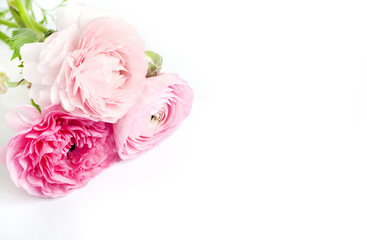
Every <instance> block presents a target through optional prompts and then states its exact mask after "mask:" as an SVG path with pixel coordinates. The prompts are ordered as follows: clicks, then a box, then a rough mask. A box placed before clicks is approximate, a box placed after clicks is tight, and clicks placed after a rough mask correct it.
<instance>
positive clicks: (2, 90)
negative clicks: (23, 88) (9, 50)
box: [0, 72, 8, 95]
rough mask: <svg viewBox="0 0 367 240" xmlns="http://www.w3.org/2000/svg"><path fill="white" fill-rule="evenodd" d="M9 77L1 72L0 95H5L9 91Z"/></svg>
mask: <svg viewBox="0 0 367 240" xmlns="http://www.w3.org/2000/svg"><path fill="white" fill-rule="evenodd" d="M7 79H8V77H7V76H6V75H5V73H3V72H0V95H2V94H5V93H6V92H7V91H8V86H7V85H6V81H7Z"/></svg>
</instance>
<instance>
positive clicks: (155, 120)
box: [150, 111, 164, 124]
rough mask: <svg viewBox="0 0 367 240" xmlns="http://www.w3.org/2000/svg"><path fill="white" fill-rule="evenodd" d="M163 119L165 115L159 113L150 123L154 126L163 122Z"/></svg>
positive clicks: (153, 116)
mask: <svg viewBox="0 0 367 240" xmlns="http://www.w3.org/2000/svg"><path fill="white" fill-rule="evenodd" d="M163 118H164V113H163V112H162V111H159V112H157V113H156V114H154V115H152V116H151V117H150V122H151V123H153V124H159V123H161V122H162V120H163Z"/></svg>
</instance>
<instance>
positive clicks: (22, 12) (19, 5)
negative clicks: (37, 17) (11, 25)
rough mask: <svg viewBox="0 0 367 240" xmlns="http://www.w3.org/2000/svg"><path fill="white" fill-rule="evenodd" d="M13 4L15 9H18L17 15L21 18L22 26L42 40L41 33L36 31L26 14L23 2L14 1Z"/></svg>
mask: <svg viewBox="0 0 367 240" xmlns="http://www.w3.org/2000/svg"><path fill="white" fill-rule="evenodd" d="M15 3H16V5H17V8H18V12H19V15H20V17H21V18H22V20H23V22H24V24H25V25H26V26H27V27H28V28H30V29H32V30H33V31H35V32H36V33H37V34H38V35H40V36H41V37H42V38H43V33H42V32H41V31H40V30H38V28H36V27H35V26H34V25H33V23H32V21H31V18H30V17H29V15H28V13H27V10H26V9H25V8H24V6H23V2H22V0H15Z"/></svg>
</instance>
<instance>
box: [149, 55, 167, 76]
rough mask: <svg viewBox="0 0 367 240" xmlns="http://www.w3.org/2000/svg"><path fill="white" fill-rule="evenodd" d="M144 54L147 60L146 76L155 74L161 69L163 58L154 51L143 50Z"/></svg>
mask: <svg viewBox="0 0 367 240" xmlns="http://www.w3.org/2000/svg"><path fill="white" fill-rule="evenodd" d="M145 56H146V58H147V60H148V73H147V76H146V77H147V78H149V77H155V76H157V75H158V74H159V73H160V71H161V69H162V62H163V58H162V57H161V56H160V55H159V54H158V53H155V52H152V51H145Z"/></svg>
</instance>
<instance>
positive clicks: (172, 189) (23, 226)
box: [0, 0, 367, 240]
mask: <svg viewBox="0 0 367 240" xmlns="http://www.w3.org/2000/svg"><path fill="white" fill-rule="evenodd" d="M2 1H3V0H2ZM3 2H5V1H3ZM40 2H41V3H43V2H46V1H40ZM50 2H51V1H48V4H49V3H50ZM84 2H88V4H89V5H92V6H96V7H99V8H103V9H106V10H111V11H114V12H116V13H118V14H120V15H121V16H123V17H124V18H126V19H127V20H128V21H129V22H131V23H132V24H133V25H134V26H135V27H136V28H137V29H138V32H139V34H141V36H142V37H143V38H144V39H145V41H146V46H147V49H151V50H154V51H156V52H158V53H160V54H161V55H162V56H163V57H164V69H163V70H164V71H165V72H177V73H179V74H180V76H181V77H182V78H184V79H186V80H187V81H189V83H190V85H191V86H192V87H193V88H194V90H195V102H194V106H193V109H192V113H191V115H190V117H189V118H188V119H187V120H186V121H185V122H184V124H183V125H182V126H181V127H180V129H179V130H178V131H177V132H176V133H175V134H174V135H173V136H172V137H171V138H170V139H168V140H167V141H166V142H164V143H163V144H162V145H161V146H159V147H158V148H157V149H155V150H154V151H152V152H150V153H148V154H146V155H145V156H143V157H141V158H139V159H137V160H133V161H128V162H122V163H121V164H118V165H116V166H114V167H112V168H110V169H108V170H106V171H105V172H103V173H102V174H101V175H99V176H98V177H97V178H95V179H94V180H92V181H91V182H90V183H89V184H88V186H87V187H85V188H84V189H81V190H78V191H76V192H74V193H72V194H71V195H69V196H67V197H65V198H62V199H56V200H45V199H38V198H34V197H31V196H28V195H27V194H26V193H25V192H24V191H23V190H22V189H17V188H16V187H15V186H14V185H13V183H12V182H11V180H10V178H9V174H8V173H7V170H6V168H5V167H3V166H0V239H4V240H8V239H28V240H33V239H35V240H43V239H251V240H252V239H282V240H284V239H291V240H294V239H297V240H298V239H322V240H325V239H333V240H335V239H348V240H349V239H353V240H358V239H366V238H367V230H366V224H367V194H366V189H367V163H366V160H367V154H366V150H367V148H366V146H367V126H366V123H367V114H366V109H367V104H366V102H367V99H366V96H367V94H366V77H367V75H366V69H367V4H366V3H365V1H350V0H349V1H335V0H333V1H326V0H309V1H284V0H281V1H261V0H258V1H239V0H237V1H236V0H227V1H215V0H211V1H209V0H208V1H206V0H205V1H204V0H185V1H172V0H171V1H168V0H149V1H148V0H146V1H135V0H123V1H122V0H121V1H117V0H115V1H114V0H103V1H98V0H93V1H92V0H89V1H84ZM0 52H1V55H0V56H1V65H0V70H4V71H7V73H9V75H11V76H14V78H16V73H17V71H18V70H17V69H16V68H15V67H14V64H13V65H12V66H10V64H9V63H8V62H7V59H8V56H9V52H7V51H6V46H5V45H4V44H3V45H1V46H0ZM17 91H18V92H16V91H11V92H9V93H8V95H6V96H5V97H3V96H1V97H0V103H1V113H2V115H1V116H0V124H1V126H0V128H1V132H0V134H1V139H0V140H1V144H6V142H7V141H8V140H9V138H10V137H11V134H12V132H11V131H10V130H9V129H8V128H7V127H6V126H5V125H4V117H3V113H4V112H5V111H6V110H8V109H10V108H13V107H14V106H15V105H16V104H18V103H19V102H21V101H25V100H24V99H25V98H24V97H23V98H22V99H17V100H14V99H16V96H18V95H17V94H18V93H19V92H22V93H23V94H24V93H25V91H24V90H21V89H20V90H17ZM13 100H14V101H13ZM10 101H12V102H10Z"/></svg>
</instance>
